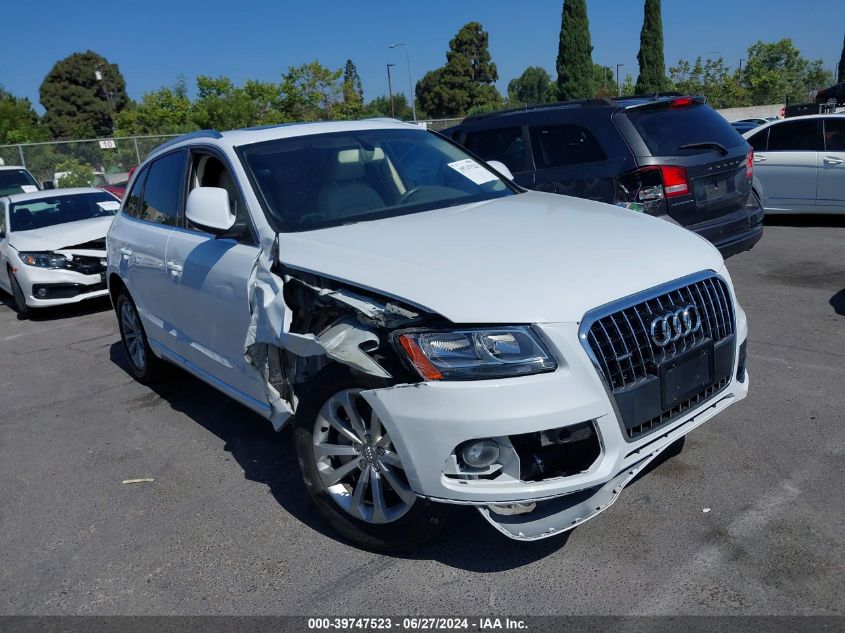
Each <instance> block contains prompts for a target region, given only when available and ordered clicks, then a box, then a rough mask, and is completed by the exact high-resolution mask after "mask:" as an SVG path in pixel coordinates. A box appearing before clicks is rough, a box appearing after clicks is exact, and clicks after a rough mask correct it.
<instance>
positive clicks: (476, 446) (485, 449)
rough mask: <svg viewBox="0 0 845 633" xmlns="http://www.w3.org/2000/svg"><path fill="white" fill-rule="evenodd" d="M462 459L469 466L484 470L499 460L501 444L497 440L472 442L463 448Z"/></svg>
mask: <svg viewBox="0 0 845 633" xmlns="http://www.w3.org/2000/svg"><path fill="white" fill-rule="evenodd" d="M461 457H462V458H463V460H464V463H465V464H466V465H467V466H472V467H473V468H484V467H485V466H489V465H490V464H492V463H494V462H495V461H496V460H497V459H499V444H498V443H497V442H496V441H495V440H489V439H487V440H472V441H471V442H466V443H465V444H464V445H463V447H462V448H461Z"/></svg>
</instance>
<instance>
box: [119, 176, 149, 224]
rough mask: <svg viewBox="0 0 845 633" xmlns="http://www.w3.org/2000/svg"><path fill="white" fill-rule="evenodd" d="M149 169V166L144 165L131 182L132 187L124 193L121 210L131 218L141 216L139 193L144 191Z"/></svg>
mask: <svg viewBox="0 0 845 633" xmlns="http://www.w3.org/2000/svg"><path fill="white" fill-rule="evenodd" d="M149 171H150V170H149V168H147V167H144V170H143V171H142V172H141V173H140V174H138V177H137V178H136V179H135V182H134V183H133V184H132V189H131V190H130V191H129V193H128V194H126V202H124V203H123V212H124V213H125V214H126V215H129V216H132V217H133V218H139V217H141V194H142V193H143V192H144V183H145V182H147V174H148V173H149Z"/></svg>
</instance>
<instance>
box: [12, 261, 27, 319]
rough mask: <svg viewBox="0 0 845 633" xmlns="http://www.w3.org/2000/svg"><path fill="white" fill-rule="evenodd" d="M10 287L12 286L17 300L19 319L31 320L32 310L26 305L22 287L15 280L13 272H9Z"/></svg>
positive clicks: (16, 308) (16, 307) (13, 294)
mask: <svg viewBox="0 0 845 633" xmlns="http://www.w3.org/2000/svg"><path fill="white" fill-rule="evenodd" d="M9 285H10V286H12V297H13V298H14V300H15V310H17V312H18V318H19V319H21V320H23V319H27V318H29V316H30V315H31V314H32V312H31V308H30V307H29V306H28V305H26V297H25V296H24V294H23V290H22V289H21V285H20V284H19V283H18V280H17V279H15V276H14V274H12V271H11V270H10V271H9Z"/></svg>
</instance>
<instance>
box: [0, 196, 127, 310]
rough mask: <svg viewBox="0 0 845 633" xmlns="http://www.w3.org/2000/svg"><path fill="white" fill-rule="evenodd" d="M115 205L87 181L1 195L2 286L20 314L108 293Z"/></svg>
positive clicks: (110, 198) (117, 205) (116, 205)
mask: <svg viewBox="0 0 845 633" xmlns="http://www.w3.org/2000/svg"><path fill="white" fill-rule="evenodd" d="M119 207H120V203H119V201H118V200H117V198H115V197H114V196H113V195H111V194H110V193H107V192H105V191H101V190H99V189H93V188H87V187H86V188H77V189H53V190H50V191H35V192H33V193H18V194H12V195H6V196H3V197H0V289H3V290H5V291H6V292H8V293H10V294H11V295H12V296H13V298H14V300H15V307H16V308H17V311H18V314H19V315H20V316H21V317H26V316H27V315H28V314H29V313H30V312H31V310H32V309H33V308H42V307H46V306H53V305H60V304H65V303H77V302H79V301H83V300H85V299H91V298H94V297H101V296H104V295H105V294H107V290H106V283H105V270H106V267H105V263H106V247H105V238H106V232H107V231H108V228H109V225H110V224H111V221H112V219H113V218H114V215H115V213H116V212H117V209H118V208H119Z"/></svg>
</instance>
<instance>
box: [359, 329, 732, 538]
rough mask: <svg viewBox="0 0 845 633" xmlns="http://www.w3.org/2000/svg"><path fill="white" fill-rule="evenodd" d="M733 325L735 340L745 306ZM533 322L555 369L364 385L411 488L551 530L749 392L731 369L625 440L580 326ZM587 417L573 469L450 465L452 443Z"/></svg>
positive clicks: (578, 423) (500, 524)
mask: <svg viewBox="0 0 845 633" xmlns="http://www.w3.org/2000/svg"><path fill="white" fill-rule="evenodd" d="M737 325H738V330H737V334H738V337H737V339H738V341H740V342H742V341H744V340H745V337H746V332H747V327H746V324H745V320H744V315H742V319H741V322H739V323H738V324H737ZM541 330H542V331H543V333H544V335H545V337H546V338H547V340H548V342H549V343H550V344H551V345H552V347H554V348H555V350H556V352H557V353H556V356H557V358H558V359H559V360H560V361H561V364H560V367H559V369H558V370H557V371H555V372H553V373H549V374H539V375H534V376H527V377H522V378H508V379H503V380H484V381H471V382H426V383H419V384H413V385H398V386H395V387H389V388H384V389H375V390H371V391H367V392H364V393H363V394H362V395H363V396H364V397H365V398H366V400H367V401H368V402H369V404H370V405H371V406H372V407H373V409H374V410H375V411H376V413H377V414H378V415H379V417H380V418H381V420H382V421H383V424H384V425H385V428H386V429H387V431H388V432H389V434H390V437H391V438H392V439H393V442H394V445H395V446H396V448H397V450H398V452H399V453H400V456H401V458H402V461H403V465H404V467H405V472H406V474H407V476H408V481H409V483H410V485H411V488H412V489H413V490H414V492H416V493H417V494H418V495H419V496H421V497H426V498H429V499H432V500H434V501H440V502H446V503H460V504H470V505H476V506H479V510H480V512H481V514H482V515H483V516H484V517H485V519H487V520H488V521H489V522H490V523H491V524H493V525H494V526H495V527H496V528H497V529H499V530H500V531H501V532H503V533H504V534H506V535H507V536H509V537H511V538H515V539H521V540H534V539H540V538H544V537H548V536H552V535H554V534H558V533H561V532H564V531H566V530H568V529H571V528H573V527H575V526H577V525H579V524H580V523H583V522H584V521H586V520H588V519H590V518H592V517H594V516H596V515H597V514H599V513H600V512H602V511H603V510H605V509H606V508H607V507H608V506H610V505H611V504H612V503H613V502H614V501H615V500H616V498H617V497H618V495H619V493H620V492H621V490H622V489H623V488H624V487H625V485H626V484H628V483H629V482H630V481H631V480H632V479H633V478H634V477H636V475H637V473H639V472H640V471H641V470H642V469H643V468H645V467H646V466H647V465H648V463H649V462H651V461H652V460H653V459H655V458H656V457H657V456H658V455H659V454H660V453H661V452H662V451H663V450H665V449H666V448H667V447H668V446H669V445H670V444H672V443H673V442H674V441H676V440H678V439H680V438H681V437H683V436H684V435H685V434H686V433H688V432H690V431H691V430H692V429H694V428H696V427H697V426H699V425H700V424H703V423H704V422H705V421H707V420H708V419H710V418H711V417H713V416H714V415H716V414H718V413H719V412H720V411H721V410H723V409H724V408H726V407H728V406H729V405H730V404H732V403H734V402H737V401H738V400H741V399H742V398H744V397H745V396H746V394H747V392H748V377H747V376H746V377H745V379H744V381H743V382H739V381H738V380H736V378H735V377H734V378H733V379H732V380H731V382H730V383H729V384H728V385H727V387H726V388H725V389H723V390H722V391H720V392H719V393H718V394H717V395H715V396H714V397H712V398H711V399H710V400H708V401H706V402H704V403H702V404H701V405H700V406H698V407H697V408H695V409H693V410H692V411H690V412H689V413H687V414H685V415H681V416H678V418H676V419H674V420H673V421H672V422H670V423H669V424H667V425H666V426H664V427H661V428H660V429H659V430H658V431H655V432H653V433H650V434H647V435H645V436H643V437H641V438H638V439H637V440H635V441H628V440H627V439H626V438H625V437H624V435H623V432H622V427H621V425H620V421H619V419H618V417H617V415H616V413H615V410H614V406H613V404H612V402H611V399H610V397H609V395H608V393H607V391H606V390H605V388H604V385H603V383H602V382H601V379H600V378H599V376H598V374H597V373H596V371H595V370H594V368H593V366H592V364H591V362H590V360H589V358H588V357H587V355H586V354H585V353H584V350H583V348H582V347H581V346H580V345H579V344H578V325H577V324H551V325H549V324H547V325H543V326H542V327H541ZM736 356H738V355H736ZM736 362H737V359H736V358H735V363H736ZM735 373H736V367H734V374H735ZM585 424H591V425H592V428H593V429H594V430H595V436H596V440H597V445H598V448H597V456H596V457H595V459H594V460H592V462H591V463H590V464H588V465H585V466H584V468H583V470H581V471H580V472H576V473H572V474H567V475H565V476H550V477H548V478H542V477H535V478H530V480H526V477H525V476H524V473H525V470H524V468H522V469H520V467H519V466H517V467H516V468H514V467H510V468H508V467H507V466H505V467H504V468H502V469H501V470H500V471H499V472H498V473H496V474H495V476H490V475H489V474H487V475H486V476H481V477H465V476H460V475H458V476H456V474H455V470H454V464H455V452H456V449H457V447H459V446H460V445H461V444H462V443H463V442H466V441H468V440H473V439H479V438H500V439H502V440H504V442H505V443H506V444H507V438H513V437H514V436H517V435H522V434H527V433H534V432H543V431H547V430H550V429H561V428H565V427H578V428H583V427H584V426H585ZM590 459H592V457H590ZM517 461H518V460H517ZM523 466H524V465H523Z"/></svg>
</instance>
